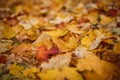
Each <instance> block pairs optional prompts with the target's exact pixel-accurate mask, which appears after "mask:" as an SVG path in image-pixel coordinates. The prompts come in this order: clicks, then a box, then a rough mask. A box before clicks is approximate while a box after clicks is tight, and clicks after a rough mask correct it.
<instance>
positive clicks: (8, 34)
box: [2, 25, 17, 39]
mask: <svg viewBox="0 0 120 80" xmlns="http://www.w3.org/2000/svg"><path fill="white" fill-rule="evenodd" d="M16 31H17V27H15V26H13V27H11V26H7V25H6V26H4V30H3V31H2V32H3V35H4V37H5V38H8V39H10V38H12V37H14V36H15V35H16Z"/></svg>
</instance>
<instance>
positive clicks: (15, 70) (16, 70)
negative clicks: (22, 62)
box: [9, 63, 23, 76]
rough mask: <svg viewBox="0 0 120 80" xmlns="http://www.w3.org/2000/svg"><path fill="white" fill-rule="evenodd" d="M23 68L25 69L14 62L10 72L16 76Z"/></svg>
mask: <svg viewBox="0 0 120 80" xmlns="http://www.w3.org/2000/svg"><path fill="white" fill-rule="evenodd" d="M21 70H23V67H22V66H19V65H17V64H16V63H14V64H12V65H11V66H10V68H9V73H10V74H13V75H15V76H18V75H19V74H20V72H21Z"/></svg>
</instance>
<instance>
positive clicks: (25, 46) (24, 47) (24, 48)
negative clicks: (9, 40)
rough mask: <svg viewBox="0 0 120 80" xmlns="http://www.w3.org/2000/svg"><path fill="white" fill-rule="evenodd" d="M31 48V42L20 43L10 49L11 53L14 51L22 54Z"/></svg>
mask: <svg viewBox="0 0 120 80" xmlns="http://www.w3.org/2000/svg"><path fill="white" fill-rule="evenodd" d="M31 50H32V48H31V44H28V43H21V44H20V45H18V46H16V47H14V48H13V49H12V53H15V54H17V55H24V54H25V53H26V52H30V51H31Z"/></svg>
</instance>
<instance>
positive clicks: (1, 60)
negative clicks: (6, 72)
mask: <svg viewBox="0 0 120 80" xmlns="http://www.w3.org/2000/svg"><path fill="white" fill-rule="evenodd" d="M1 63H4V64H5V63H6V56H4V55H1V56H0V64H1Z"/></svg>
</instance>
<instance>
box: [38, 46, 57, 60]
mask: <svg viewBox="0 0 120 80" xmlns="http://www.w3.org/2000/svg"><path fill="white" fill-rule="evenodd" d="M57 53H59V49H58V48H57V47H53V48H51V49H50V50H47V47H46V46H40V47H38V48H37V56H36V58H37V59H38V60H43V61H47V60H48V58H49V56H50V55H55V54H57Z"/></svg>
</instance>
